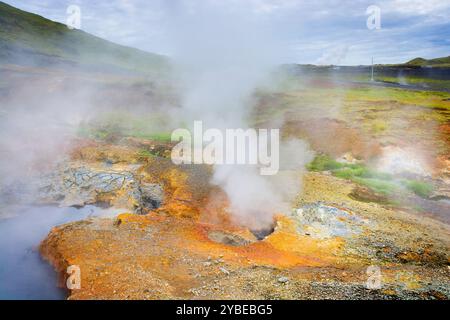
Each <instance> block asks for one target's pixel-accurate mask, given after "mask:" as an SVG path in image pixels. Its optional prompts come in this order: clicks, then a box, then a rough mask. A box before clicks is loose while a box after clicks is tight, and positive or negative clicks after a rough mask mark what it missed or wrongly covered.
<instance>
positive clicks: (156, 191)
mask: <svg viewBox="0 0 450 320" xmlns="http://www.w3.org/2000/svg"><path fill="white" fill-rule="evenodd" d="M139 190H140V192H141V204H142V206H143V207H144V208H146V209H149V210H153V209H158V208H159V207H160V206H161V204H162V202H163V200H164V190H163V188H162V187H161V186H160V185H159V184H155V183H141V186H140V188H139Z"/></svg>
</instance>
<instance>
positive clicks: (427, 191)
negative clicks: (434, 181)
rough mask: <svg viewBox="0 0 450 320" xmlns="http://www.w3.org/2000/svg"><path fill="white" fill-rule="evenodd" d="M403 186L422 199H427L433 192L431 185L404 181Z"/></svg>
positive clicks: (415, 181)
mask: <svg viewBox="0 0 450 320" xmlns="http://www.w3.org/2000/svg"><path fill="white" fill-rule="evenodd" d="M403 184H404V185H405V186H406V188H407V189H408V190H410V191H412V192H414V193H415V194H417V195H418V196H420V197H422V198H428V197H429V196H430V195H431V193H432V192H433V190H434V187H433V185H431V184H430V183H428V182H423V181H417V180H405V181H403Z"/></svg>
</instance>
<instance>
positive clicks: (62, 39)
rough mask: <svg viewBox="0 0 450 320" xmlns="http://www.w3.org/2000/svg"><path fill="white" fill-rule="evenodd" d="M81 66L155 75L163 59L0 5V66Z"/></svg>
mask: <svg viewBox="0 0 450 320" xmlns="http://www.w3.org/2000/svg"><path fill="white" fill-rule="evenodd" d="M1 63H13V64H23V65H40V66H42V65H54V64H61V65H66V66H81V67H85V68H95V69H101V70H105V69H106V70H124V71H139V72H143V73H155V72H160V71H162V70H164V69H165V68H166V67H167V63H168V60H167V58H166V57H164V56H161V55H157V54H152V53H147V52H144V51H141V50H137V49H133V48H129V47H125V46H121V45H117V44H114V43H112V42H109V41H106V40H103V39H101V38H98V37H95V36H93V35H90V34H88V33H86V32H84V31H81V30H70V29H68V28H67V26H66V25H64V24H61V23H57V22H54V21H51V20H48V19H45V18H43V17H41V16H38V15H35V14H32V13H28V12H25V11H22V10H19V9H17V8H14V7H12V6H9V5H7V4H5V3H4V2H0V64H1Z"/></svg>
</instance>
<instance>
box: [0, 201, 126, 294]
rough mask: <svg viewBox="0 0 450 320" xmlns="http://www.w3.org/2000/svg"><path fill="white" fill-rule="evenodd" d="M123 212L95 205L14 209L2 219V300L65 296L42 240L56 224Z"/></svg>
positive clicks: (0, 241)
mask: <svg viewBox="0 0 450 320" xmlns="http://www.w3.org/2000/svg"><path fill="white" fill-rule="evenodd" d="M121 211H123V210H119V209H101V208H98V207H94V206H85V207H83V208H80V209H76V208H72V207H66V208H58V207H49V206H40V207H37V206H33V207H18V208H14V209H13V212H12V214H13V217H12V218H8V219H3V220H0V259H1V260H0V299H46V300H54V299H64V298H65V297H66V292H65V290H64V289H62V288H58V287H57V286H56V284H57V275H56V272H55V271H54V270H53V268H52V267H51V266H50V265H49V264H48V263H47V262H46V261H44V260H42V258H41V256H40V254H39V251H38V247H39V243H40V242H41V241H42V240H43V239H44V238H45V237H46V236H47V234H48V233H49V231H50V230H51V228H52V227H54V226H57V225H61V224H64V223H68V222H73V221H77V220H84V219H87V218H89V217H94V216H95V217H98V216H104V217H108V216H114V215H116V214H118V213H120V212H121Z"/></svg>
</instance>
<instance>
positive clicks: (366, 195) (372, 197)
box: [348, 186, 388, 203]
mask: <svg viewBox="0 0 450 320" xmlns="http://www.w3.org/2000/svg"><path fill="white" fill-rule="evenodd" d="M348 196H349V197H350V198H352V199H354V200H357V201H362V202H376V203H387V202H388V198H387V197H386V196H385V195H382V194H380V193H377V192H375V191H373V190H371V189H369V188H366V187H363V186H356V187H355V188H354V189H353V191H352V192H351V193H350V194H349V195H348Z"/></svg>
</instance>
